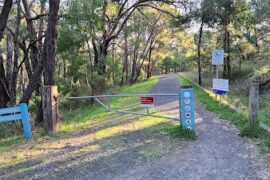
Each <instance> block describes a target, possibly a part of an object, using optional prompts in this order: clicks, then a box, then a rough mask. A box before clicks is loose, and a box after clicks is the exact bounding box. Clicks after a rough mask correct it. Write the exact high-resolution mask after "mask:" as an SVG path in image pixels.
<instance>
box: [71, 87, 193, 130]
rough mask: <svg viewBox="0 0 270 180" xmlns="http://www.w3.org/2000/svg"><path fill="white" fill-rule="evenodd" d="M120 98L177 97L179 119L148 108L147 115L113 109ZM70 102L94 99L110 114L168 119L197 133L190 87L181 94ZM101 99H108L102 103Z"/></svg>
mask: <svg viewBox="0 0 270 180" xmlns="http://www.w3.org/2000/svg"><path fill="white" fill-rule="evenodd" d="M119 97H140V98H141V97H153V98H154V99H155V98H156V97H175V98H176V99H177V100H178V101H179V118H173V117H169V116H162V115H155V114H153V113H149V109H148V108H146V110H147V112H146V113H141V112H133V111H126V110H115V109H112V108H111V99H112V98H119ZM68 99H70V100H88V99H89V100H90V99H93V100H94V101H95V102H97V103H98V104H100V105H101V107H103V108H105V109H106V110H107V111H108V112H116V113H121V114H134V115H142V116H150V117H156V118H166V119H170V120H177V121H180V124H181V125H182V127H183V128H185V129H190V130H193V131H195V117H194V116H195V114H194V94H193V89H192V87H190V86H181V89H180V91H179V93H159V94H117V95H96V96H80V97H69V98H68ZM101 99H106V101H105V102H102V100H101Z"/></svg>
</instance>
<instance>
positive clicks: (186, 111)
mask: <svg viewBox="0 0 270 180" xmlns="http://www.w3.org/2000/svg"><path fill="white" fill-rule="evenodd" d="M179 98H180V100H179V102H180V104H179V106H180V108H181V109H180V121H181V124H182V127H183V128H184V129H189V130H191V131H194V132H195V112H194V109H195V107H194V93H193V89H192V87H191V86H181V89H180V92H179Z"/></svg>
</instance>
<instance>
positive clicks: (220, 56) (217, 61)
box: [212, 50, 224, 65]
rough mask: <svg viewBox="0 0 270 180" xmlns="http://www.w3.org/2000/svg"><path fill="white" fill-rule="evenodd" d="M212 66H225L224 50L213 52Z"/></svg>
mask: <svg viewBox="0 0 270 180" xmlns="http://www.w3.org/2000/svg"><path fill="white" fill-rule="evenodd" d="M212 64H213V65H223V64H224V50H214V51H212Z"/></svg>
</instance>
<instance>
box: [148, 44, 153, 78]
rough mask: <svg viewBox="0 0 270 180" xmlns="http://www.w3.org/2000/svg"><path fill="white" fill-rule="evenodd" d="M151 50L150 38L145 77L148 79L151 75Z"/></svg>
mask: <svg viewBox="0 0 270 180" xmlns="http://www.w3.org/2000/svg"><path fill="white" fill-rule="evenodd" d="M152 52H153V40H151V43H150V49H149V57H148V65H147V79H149V78H150V77H151V76H152V61H151V58H152Z"/></svg>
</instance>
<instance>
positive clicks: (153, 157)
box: [0, 75, 270, 180]
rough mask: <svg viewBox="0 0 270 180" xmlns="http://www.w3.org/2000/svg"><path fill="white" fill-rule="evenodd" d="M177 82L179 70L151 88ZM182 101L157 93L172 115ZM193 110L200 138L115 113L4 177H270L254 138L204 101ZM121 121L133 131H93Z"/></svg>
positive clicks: (0, 173) (161, 89) (171, 88)
mask: <svg viewBox="0 0 270 180" xmlns="http://www.w3.org/2000/svg"><path fill="white" fill-rule="evenodd" d="M179 86H180V84H179V81H178V80H177V78H176V76H175V75H166V76H163V77H162V78H161V80H160V81H159V83H158V84H157V85H156V86H155V87H153V88H152V90H151V93H178V90H179ZM178 104H179V103H178V99H177V98H176V97H159V98H157V99H156V109H157V110H159V111H162V112H164V113H166V114H168V115H169V116H172V117H178V116H179V115H178ZM195 115H196V126H197V127H196V134H197V136H198V138H197V140H195V141H186V140H184V139H178V138H174V139H172V138H170V137H169V136H168V134H166V133H163V132H160V131H154V130H153V128H155V127H148V128H144V129H140V130H135V127H136V126H134V127H133V125H134V124H131V123H135V122H136V121H137V120H138V117H137V116H132V117H131V118H130V119H125V118H124V116H122V115H118V114H115V115H114V116H112V117H110V120H107V121H105V122H104V123H105V124H103V125H102V124H101V125H100V127H99V126H98V127H96V128H94V129H93V128H90V129H85V130H83V131H82V132H78V133H77V135H76V134H74V136H75V137H74V138H71V139H61V140H59V141H58V140H57V141H56V142H55V143H56V144H53V145H54V146H53V147H50V146H49V145H48V147H47V146H45V147H42V148H43V149H44V151H46V150H48V152H49V153H48V154H46V155H40V156H37V158H35V159H29V160H27V161H24V162H21V163H18V164H16V165H14V166H11V167H6V168H0V179H65V180H66V179H87V180H88V179H94V180H96V179H100V180H104V179H108V180H111V179H116V180H120V179H125V180H126V179H142V180H156V179H162V180H164V179H169V180H173V179H183V180H189V179H191V180H194V179H200V180H201V179H205V180H211V179H213V180H218V179H225V180H231V179H232V180H234V179H237V180H238V179H254V180H257V179H270V165H269V161H270V159H268V160H267V159H266V158H264V159H263V157H262V156H260V154H259V150H258V147H257V146H256V145H254V143H252V142H251V141H250V140H248V139H246V138H241V137H239V136H238V131H237V129H236V128H235V127H234V126H232V125H230V124H229V123H228V121H224V120H220V119H219V118H218V117H217V116H216V115H215V114H214V113H211V112H208V111H206V110H205V109H204V108H203V107H202V106H200V105H196V113H195ZM176 123H177V122H176ZM121 124H122V126H121V127H122V128H127V129H132V128H134V131H130V132H124V131H123V133H121V134H118V135H114V136H109V137H106V138H100V139H96V137H97V136H94V135H93V133H95V132H96V131H97V132H100V130H102V129H103V130H104V129H105V130H106V129H107V130H111V131H112V130H114V129H113V128H114V127H117V126H118V125H121ZM131 127H132V128H131ZM110 128H112V129H110ZM112 132H114V131H112ZM95 135H96V134H95ZM101 135H102V134H101ZM77 141H78V142H77ZM57 144H58V145H57ZM62 144H63V145H64V146H63V147H62V146H60V145H62ZM31 148H32V147H31ZM43 149H42V150H43ZM37 152H40V151H37ZM18 155H19V153H18ZM267 161H268V162H267Z"/></svg>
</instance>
